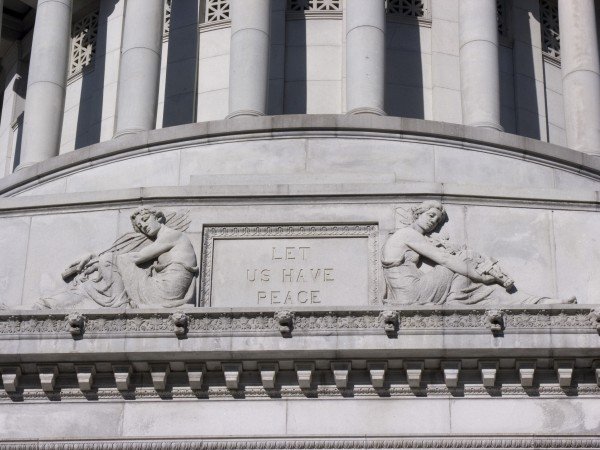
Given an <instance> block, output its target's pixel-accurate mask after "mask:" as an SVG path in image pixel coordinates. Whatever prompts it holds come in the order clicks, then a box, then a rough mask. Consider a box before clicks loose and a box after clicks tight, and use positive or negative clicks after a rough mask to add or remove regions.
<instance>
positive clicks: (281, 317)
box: [274, 310, 294, 336]
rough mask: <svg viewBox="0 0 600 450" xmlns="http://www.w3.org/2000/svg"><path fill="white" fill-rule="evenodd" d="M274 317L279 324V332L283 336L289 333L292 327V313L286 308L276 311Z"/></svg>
mask: <svg viewBox="0 0 600 450" xmlns="http://www.w3.org/2000/svg"><path fill="white" fill-rule="evenodd" d="M274 317H275V320H276V321H277V323H278V324H279V332H280V333H281V334H282V335H284V336H287V335H290V334H291V333H292V330H293V329H294V313H293V312H292V311H288V310H283V311H276V312H275V316H274Z"/></svg>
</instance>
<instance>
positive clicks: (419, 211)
mask: <svg viewBox="0 0 600 450" xmlns="http://www.w3.org/2000/svg"><path fill="white" fill-rule="evenodd" d="M412 212H413V220H414V223H413V226H414V225H416V226H417V227H419V228H421V229H422V230H423V232H425V233H431V232H432V231H433V230H435V229H436V228H437V227H438V226H439V225H441V224H442V223H444V221H446V219H447V217H448V216H447V215H446V210H445V209H444V206H443V205H442V204H441V203H440V202H438V201H437V200H427V201H425V202H423V203H421V204H420V205H419V206H415V207H414V208H413V210H412Z"/></svg>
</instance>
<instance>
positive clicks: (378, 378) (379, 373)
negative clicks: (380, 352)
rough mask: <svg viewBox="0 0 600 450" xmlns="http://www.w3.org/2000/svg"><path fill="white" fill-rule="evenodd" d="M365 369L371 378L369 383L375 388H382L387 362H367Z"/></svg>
mask: <svg viewBox="0 0 600 450" xmlns="http://www.w3.org/2000/svg"><path fill="white" fill-rule="evenodd" d="M367 369H368V370H369V376H370V378H371V384H372V385H373V387H374V388H375V389H379V388H382V387H383V386H384V383H385V373H386V371H387V362H368V363H367Z"/></svg>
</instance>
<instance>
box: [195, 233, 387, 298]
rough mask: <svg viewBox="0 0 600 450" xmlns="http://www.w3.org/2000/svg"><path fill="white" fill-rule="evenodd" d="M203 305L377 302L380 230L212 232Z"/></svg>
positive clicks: (207, 245) (208, 235)
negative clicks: (378, 233)
mask: <svg viewBox="0 0 600 450" xmlns="http://www.w3.org/2000/svg"><path fill="white" fill-rule="evenodd" d="M203 247H204V252H203V260H204V261H203V265H202V267H203V277H202V285H201V295H200V305H201V306H215V307H268V308H274V307H292V306H342V305H376V304H379V300H378V292H377V290H378V289H377V286H378V281H377V273H378V271H377V267H378V265H377V262H378V245H377V226H376V225H318V226H263V227H239V226H238V227H235V226H232V227H206V228H205V231H204V246H203Z"/></svg>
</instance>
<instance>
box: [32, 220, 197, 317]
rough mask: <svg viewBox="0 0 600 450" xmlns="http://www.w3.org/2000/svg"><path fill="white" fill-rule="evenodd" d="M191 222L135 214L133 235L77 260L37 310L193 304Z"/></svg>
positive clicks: (195, 269)
mask: <svg viewBox="0 0 600 450" xmlns="http://www.w3.org/2000/svg"><path fill="white" fill-rule="evenodd" d="M189 223H190V222H189V219H188V218H187V214H176V213H172V214H169V215H168V216H165V214H164V213H163V212H162V211H159V210H156V209H150V208H139V209H137V210H135V211H134V212H133V213H132V214H131V224H132V226H133V229H134V230H135V231H134V232H132V233H127V234H125V235H123V236H121V237H120V238H119V239H117V241H116V242H115V243H114V244H113V245H112V247H110V248H109V249H107V250H105V251H103V252H102V253H100V254H98V255H94V254H89V255H86V256H84V257H82V258H80V259H78V260H77V261H75V262H73V263H72V264H71V265H70V266H69V267H67V269H66V270H65V271H64V272H63V274H62V277H63V279H64V280H65V282H67V286H66V287H65V288H64V289H62V290H60V291H59V292H56V293H54V294H51V295H48V296H44V297H42V298H41V299H40V300H39V302H38V303H37V304H36V307H37V308H39V309H43V308H51V309H56V308H97V307H98V306H102V307H111V308H117V307H124V306H125V307H131V308H140V307H165V308H174V307H178V306H182V305H185V304H188V303H191V302H193V300H194V293H195V278H196V274H197V273H198V267H197V262H196V254H195V252H194V248H193V246H192V243H191V242H190V239H189V238H188V237H187V236H186V235H185V233H183V231H185V230H186V229H187V228H188V226H189Z"/></svg>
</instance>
